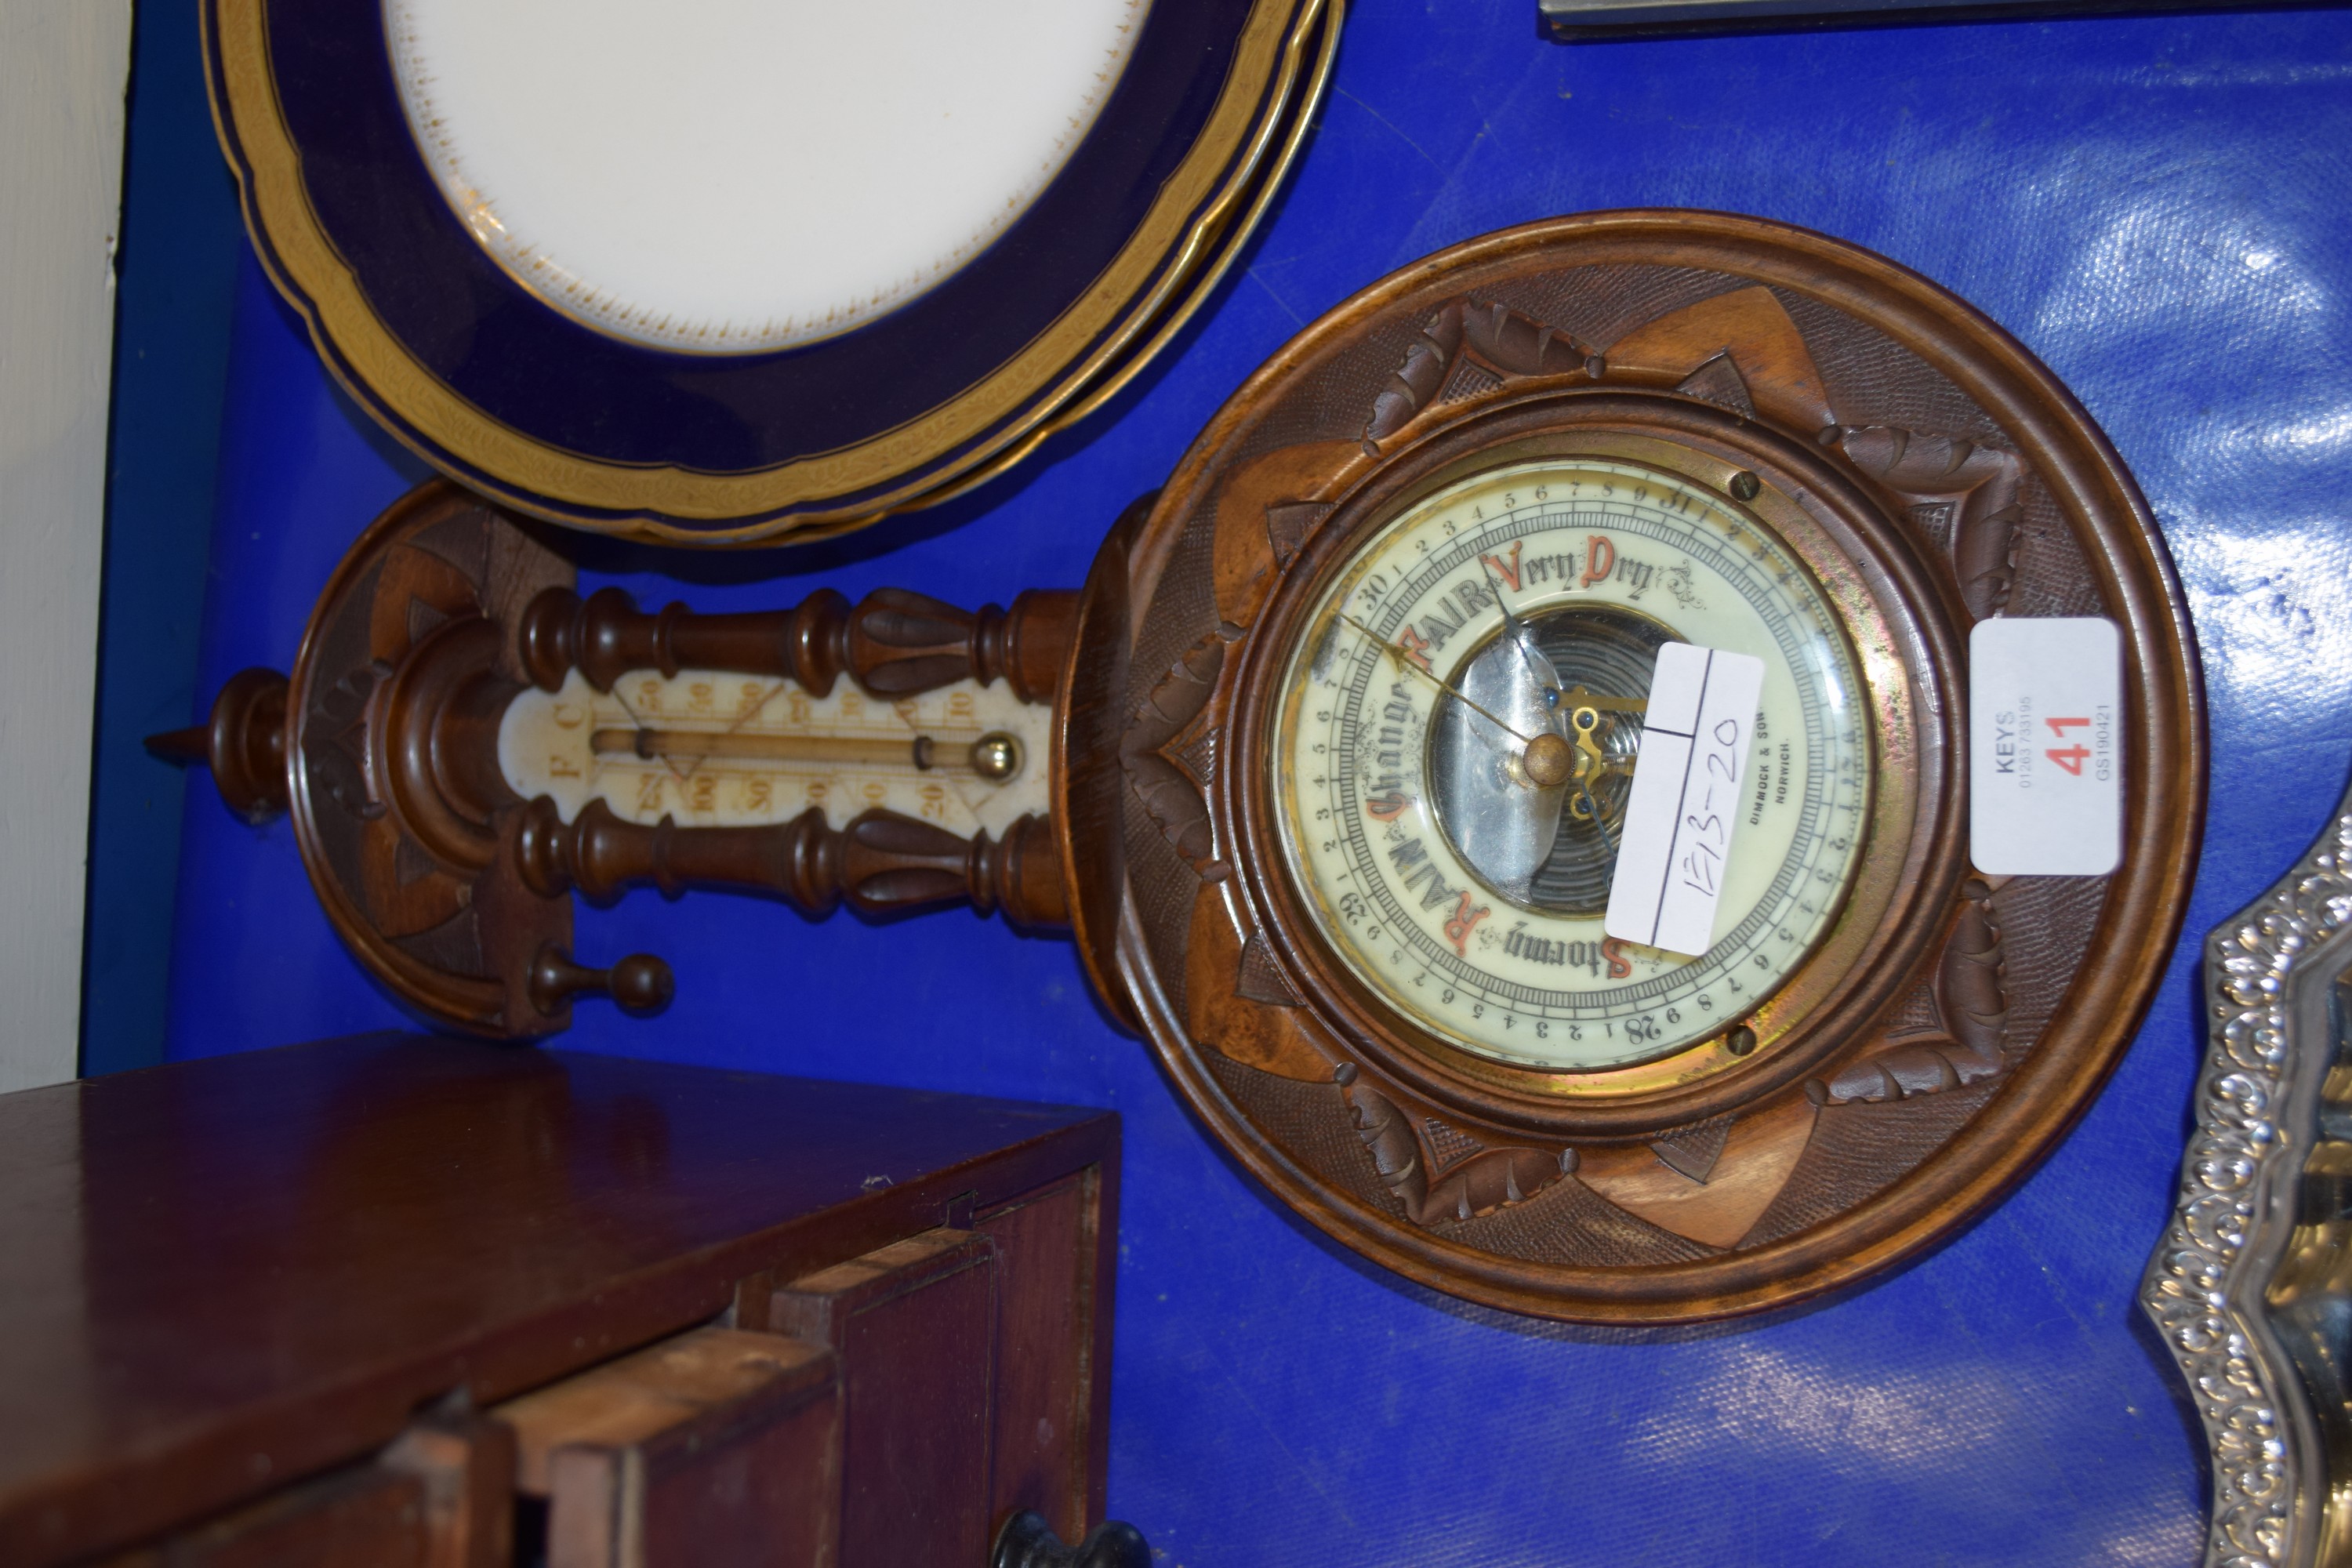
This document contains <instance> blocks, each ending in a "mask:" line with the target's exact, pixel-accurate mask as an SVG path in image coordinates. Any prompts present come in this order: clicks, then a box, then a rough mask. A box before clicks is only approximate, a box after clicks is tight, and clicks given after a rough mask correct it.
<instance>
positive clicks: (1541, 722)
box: [1273, 458, 1872, 1072]
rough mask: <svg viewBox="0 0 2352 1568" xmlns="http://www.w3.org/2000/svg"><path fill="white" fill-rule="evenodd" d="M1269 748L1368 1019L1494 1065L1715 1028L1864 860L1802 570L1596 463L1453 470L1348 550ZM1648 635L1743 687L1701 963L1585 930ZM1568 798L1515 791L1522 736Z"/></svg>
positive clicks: (1861, 793)
mask: <svg viewBox="0 0 2352 1568" xmlns="http://www.w3.org/2000/svg"><path fill="white" fill-rule="evenodd" d="M1307 626H1308V629H1307V635H1306V636H1305V637H1303V638H1302V639H1301V641H1300V643H1299V646H1298V647H1297V652H1296V654H1295V655H1294V657H1293V658H1292V660H1291V664H1290V668H1289V670H1288V673H1287V677H1286V683H1285V689H1284V692H1283V696H1282V699H1281V717H1280V721H1279V725H1278V731H1277V741H1276V746H1275V748H1274V752H1273V763H1274V767H1275V773H1276V776H1275V779H1274V786H1273V787H1274V794H1275V798H1276V801H1277V803H1278V805H1279V808H1280V812H1281V830H1280V831H1281V839H1282V847H1283V850H1284V854H1285V858H1286V862H1287V869H1288V872H1289V874H1290V875H1291V877H1292V878H1294V879H1296V881H1297V884H1298V885H1299V887H1300V888H1301V889H1304V890H1305V892H1306V893H1307V906H1308V908H1309V909H1310V910H1312V912H1313V919H1314V920H1315V921H1316V924H1317V927H1318V933H1319V934H1320V935H1321V936H1322V938H1323V939H1324V940H1325V941H1326V942H1328V944H1329V945H1330V947H1331V948H1332V949H1333V950H1334V951H1336V952H1338V953H1339V955H1340V956H1341V957H1342V959H1343V960H1344V961H1345V963H1347V964H1348V966H1349V968H1350V969H1351V970H1352V971H1353V972H1354V973H1355V974H1356V975H1357V976H1358V977H1359V978H1360V979H1361V980H1362V981H1363V982H1364V983H1365V984H1367V985H1368V986H1369V987H1370V989H1371V990H1372V992H1373V993H1374V994H1377V995H1378V996H1380V997H1381V999H1382V1000H1383V1001H1384V1002H1386V1003H1387V1004H1388V1005H1389V1006H1391V1008H1393V1009H1394V1010H1395V1011H1396V1012H1397V1013H1399V1014H1400V1015H1402V1016H1403V1017H1404V1018H1406V1019H1408V1020H1410V1021H1411V1022H1412V1023H1413V1024H1415V1025H1417V1026H1420V1027H1422V1028H1424V1029H1427V1030H1429V1031H1431V1032H1433V1034H1435V1035H1437V1036H1439V1037H1443V1038H1444V1039H1445V1040H1447V1041H1450V1042H1452V1043H1453V1044H1454V1045H1457V1046H1459V1047H1463V1048H1465V1049H1467V1050H1469V1051H1472V1052H1475V1053H1476V1054H1478V1055H1480V1056H1483V1057H1486V1058H1492V1059H1494V1060H1496V1061H1500V1062H1506V1063H1510V1064H1514V1065H1517V1066H1520V1067H1527V1068H1550V1069H1569V1070H1572V1071H1579V1072H1592V1071H1596V1070H1599V1069H1603V1068H1615V1067H1622V1066H1626V1065H1629V1064H1633V1063H1636V1062H1640V1061H1644V1060H1648V1059H1652V1058H1657V1057H1660V1056H1664V1055H1666V1054H1669V1053H1671V1052H1674V1051H1675V1050H1678V1049H1680V1048H1682V1047H1685V1046H1688V1045H1690V1044H1691V1043H1692V1042H1694V1041H1696V1040H1699V1039H1702V1038H1705V1037H1708V1036H1710V1035H1721V1034H1725V1033H1727V1031H1730V1030H1732V1029H1735V1028H1737V1027H1738V1026H1739V1023H1740V1020H1741V1019H1742V1018H1744V1017H1745V1016H1748V1014H1749V1013H1750V1012H1751V1011H1752V1010H1753V1009H1754V1008H1755V1007H1756V1005H1758V1004H1759V1002H1762V1001H1763V1000H1765V999H1767V998H1768V997H1769V996H1770V995H1771V994H1773V992H1774V991H1775V990H1776V989H1777V988H1778V987H1779V986H1780V984H1781V983H1782V982H1783V981H1784V980H1786V979H1787V977H1788V976H1789V974H1790V972H1791V971H1792V970H1793V969H1794V968H1795V967H1796V966H1797V965H1798V963H1800V962H1801V960H1802V959H1803V958H1804V957H1805V956H1806V955H1807V954H1808V953H1809V952H1811V951H1812V949H1813V948H1814V946H1815V945H1816V943H1817V942H1819V940H1820V938H1821V936H1822V932H1823V931H1825V930H1826V929H1827V928H1828V926H1829V924H1830V922H1831V921H1832V920H1833V919H1834V918H1835V917H1836V915H1837V914H1838V912H1839V910H1840V909H1841V908H1842V906H1843V900H1844V897H1845V893H1846V889H1847V888H1848V885H1849V884H1850V882H1851V881H1852V879H1853V874H1854V870H1855V868H1856V866H1857V864H1858V863H1859V860H1860V858H1861V854H1862V850H1863V846H1864V837H1865V835H1864V825H1865V812H1866V807H1867V804H1868V799H1869V795H1870V785H1871V773H1872V754H1871V745H1870V740H1869V735H1868V731H1867V730H1866V728H1865V725H1864V714H1865V713H1866V710H1867V709H1866V704H1865V702H1864V698H1863V689H1862V683H1861V680H1860V678H1859V676H1858V674H1857V672H1856V670H1855V668H1854V664H1853V656H1852V654H1851V653H1850V651H1849V649H1848V647H1847V643H1846V638H1845V635H1844V632H1843V627H1842V626H1841V624H1840V621H1839V619H1838V616H1837V615H1836V613H1835V611H1834V610H1833V609H1832V607H1831V606H1830V605H1829V603H1828V601H1827V600H1826V599H1825V597H1824V596H1823V595H1822V590H1821V589H1820V587H1819V586H1818V585H1817V584H1815V582H1814V581H1813V579H1812V576H1811V573H1810V572H1809V571H1808V570H1807V569H1806V567H1805V566H1804V564H1803V563H1801V561H1799V560H1798V559H1797V558H1796V557H1795V556H1794V555H1793V554H1792V553H1791V552H1790V550H1789V549H1788V548H1787V547H1786V546H1785V545H1783V544H1782V543H1781V542H1780V540H1779V539H1778V538H1777V537H1776V536H1775V535H1774V533H1773V532H1772V531H1771V530H1770V529H1769V527H1767V526H1766V525H1765V524H1763V523H1762V522H1761V521H1759V520H1758V519H1757V517H1756V516H1755V515H1754V514H1753V513H1752V512H1750V511H1748V510H1745V509H1744V508H1742V507H1740V506H1739V505H1738V504H1737V503H1736V502H1735V501H1733V500H1731V499H1730V498H1728V497H1727V496H1724V495H1721V494H1719V493H1715V492H1712V491H1710V490H1708V489H1706V488H1705V487H1703V486H1701V485H1698V484H1696V483H1695V482H1693V481H1691V480H1689V479H1685V478H1681V477H1679V476H1675V475H1673V474H1669V473H1665V472H1663V471H1661V470H1658V469H1654V468H1645V467H1641V466H1637V465H1634V464H1631V463H1625V462H1621V461H1611V460H1607V459H1604V458H1556V459H1549V460H1544V461H1538V462H1531V463H1517V464H1510V465H1507V466H1505V467H1501V468H1495V469H1492V470H1490V471H1488V472H1486V473H1483V474H1479V475H1476V476H1474V477H1472V478H1469V479H1463V480H1459V481H1457V482H1455V483H1454V484H1451V485H1449V486H1447V487H1445V488H1444V489H1440V490H1438V491H1437V492H1436V493H1434V494H1433V495H1430V496H1427V497H1425V498H1423V499H1422V500H1418V501H1416V502H1414V503H1413V504H1412V505H1410V506H1408V507H1406V508H1404V509H1403V510H1401V511H1400V512H1399V513H1398V514H1397V515H1396V516H1395V517H1394V518H1393V519H1391V521H1388V522H1387V523H1386V524H1385V525H1384V526H1381V528H1379V529H1378V530H1377V531H1372V532H1371V533H1370V536H1369V537H1368V538H1367V540H1366V541H1365V543H1364V545H1363V547H1362V548H1361V549H1360V551H1359V552H1357V553H1356V554H1355V555H1354V557H1353V559H1352V560H1351V561H1349V563H1348V564H1347V567H1346V570H1345V571H1343V572H1342V573H1341V574H1339V576H1338V577H1337V578H1336V579H1335V580H1334V581H1333V582H1332V583H1331V584H1330V586H1329V588H1328V591H1327V592H1326V593H1325V594H1324V595H1323V596H1322V599H1321V601H1320V603H1319V604H1318V605H1317V606H1316V608H1315V609H1314V611H1313V612H1312V615H1311V616H1310V618H1309V620H1308V622H1307ZM1667 641H1679V642H1685V643H1690V644H1695V645H1696V646H1699V647H1711V648H1717V649H1723V650H1727V651H1732V652H1738V653H1744V654H1751V655H1754V656H1755V657H1757V658H1760V659H1762V660H1763V661H1764V668H1765V676H1764V684H1763V691H1762V696H1761V698H1760V700H1759V714H1758V717H1757V723H1756V730H1755V736H1756V739H1755V742H1754V745H1753V751H1752V753H1751V756H1750V758H1749V761H1748V768H1747V776H1746V778H1745V779H1744V780H1743V781H1742V785H1741V788H1740V791H1739V798H1738V803H1737V805H1736V806H1733V805H1731V804H1730V801H1729V791H1728V788H1727V790H1726V801H1725V807H1726V809H1727V811H1733V812H1736V814H1737V816H1738V822H1737V825H1736V831H1735V832H1734V833H1733V834H1732V835H1731V836H1730V843H1729V848H1728V855H1727V859H1726V860H1725V861H1724V862H1723V863H1722V864H1721V865H1720V867H1719V868H1709V869H1710V870H1712V871H1715V872H1717V874H1719V876H1720V886H1721V889H1722V891H1721V901H1720V903H1719V905H1718V921H1717V936H1716V940H1715V942H1714V944H1713V945H1712V946H1711V947H1710V948H1709V949H1708V950H1707V951H1706V953H1704V954H1701V955H1688V954H1682V953H1675V952H1664V951H1663V950H1660V949H1658V948H1654V947H1647V946H1643V945H1640V944H1637V943H1633V942H1622V941H1619V940H1617V939H1615V938H1612V937H1610V936H1608V935H1606V934H1605V933H1604V931H1602V929H1601V917H1602V912H1603V910H1604V908H1605V906H1606V905H1607V903H1608V899H1609V887H1610V877H1611V874H1612V870H1613V868H1614V865H1615V861H1616V858H1617V852H1618V847H1619V844H1620V842H1621V841H1622V835H1623V833H1624V826H1625V824H1624V811H1625V805H1626V801H1627V799H1628V796H1629V794H1630V780H1631V774H1632V772H1633V766H1634V763H1635V760H1636V758H1637V757H1638V755H1639V752H1640V749H1641V737H1642V729H1643V713H1642V707H1643V700H1644V699H1646V697H1647V695H1648V692H1649V686H1650V676H1651V666H1652V664H1653V662H1654V658H1655V651H1656V648H1657V647H1658V646H1659V645H1660V644H1662V643H1664V642H1667ZM1543 734H1552V735H1557V736H1559V737H1560V739H1561V740H1563V741H1565V742H1568V743H1569V744H1570V748H1571V752H1572V754H1573V755H1574V757H1575V758H1576V763H1575V765H1574V771H1573V773H1571V774H1570V776H1569V777H1568V778H1567V779H1565V780H1564V781H1561V782H1559V783H1554V784H1543V783H1539V782H1538V778H1536V777H1531V776H1530V772H1529V770H1528V767H1527V765H1526V763H1525V757H1526V752H1527V748H1528V744H1529V742H1531V741H1532V740H1534V739H1535V738H1536V737H1537V736H1539V735H1543Z"/></svg>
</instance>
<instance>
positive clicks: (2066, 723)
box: [2042, 719, 2091, 778]
mask: <svg viewBox="0 0 2352 1568" xmlns="http://www.w3.org/2000/svg"><path fill="white" fill-rule="evenodd" d="M2042 722H2043V723H2045V724H2047V725H2049V726H2050V732H2051V733H2052V734H2053V735H2055V736H2057V737H2058V738H2059V739H2060V740H2062V741H2063V740H2064V739H2065V738H2066V731H2069V730H2074V729H2083V730H2087V729H2089V728H2090V727H2091V721H2089V720H2088V719H2045V720H2043V721H2042ZM2042 755H2043V756H2045V757H2047V758H2049V759H2050V760H2051V761H2052V762H2053V763H2057V764H2058V765H2059V766H2060V767H2062V768H2064V769H2065V770H2066V771H2067V772H2068V773H2073V774H2074V776H2075V777H2076V778H2081V777H2082V776H2083V764H2084V763H2086V762H2088V761H2090V758H2091V752H2090V749H2089V748H2088V747H2086V746H2084V744H2083V742H2080V741H2077V742H2074V744H2073V745H2071V746H2052V747H2049V748H2047V749H2046V750H2044V751H2043V752H2042Z"/></svg>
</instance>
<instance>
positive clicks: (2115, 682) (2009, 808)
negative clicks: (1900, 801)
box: [1969, 617, 2124, 877]
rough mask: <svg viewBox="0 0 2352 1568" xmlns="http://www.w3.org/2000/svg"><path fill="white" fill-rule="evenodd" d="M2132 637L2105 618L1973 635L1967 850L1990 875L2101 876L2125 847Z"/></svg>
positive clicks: (1994, 624)
mask: <svg viewBox="0 0 2352 1568" xmlns="http://www.w3.org/2000/svg"><path fill="white" fill-rule="evenodd" d="M2123 746H2124V733H2123V638H2122V636H2121V634H2119V633H2118V632H2117V631H2116V624H2115V623H2114V622H2113V621H2109V620H2102V619H2098V618H2096V617H2084V618H2063V619H2048V620H2010V619H2008V618H2006V617H2002V618H1999V619H1995V620H1990V621H1979V622H1978V623H1977V626H1976V630H1975V631H1973V632H1971V633H1970V634H1969V859H1971V860H1973V861H1975V862H1976V868H1977V869H1978V870H1979V871H1981V872H1983V873H1985V875H1987V876H1989V877H2104V876H2105V875H2106V874H2107V873H2108V872H2110V871H2112V870H2114V869H2115V868H2116V865H2117V864H2118V863H2120V862H2121V861H2122V859H2123V850H2124V837H2123V827H2124V751H2123Z"/></svg>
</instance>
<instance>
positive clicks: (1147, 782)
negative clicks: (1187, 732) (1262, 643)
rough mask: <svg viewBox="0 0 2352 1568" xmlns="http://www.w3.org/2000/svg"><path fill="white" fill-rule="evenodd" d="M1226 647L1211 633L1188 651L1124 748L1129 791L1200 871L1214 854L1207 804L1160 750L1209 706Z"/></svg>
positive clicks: (1139, 716)
mask: <svg viewBox="0 0 2352 1568" xmlns="http://www.w3.org/2000/svg"><path fill="white" fill-rule="evenodd" d="M1224 665H1225V644H1224V639H1223V637H1218V636H1217V635H1216V634H1215V633H1213V632H1212V633H1210V634H1209V635H1208V636H1206V637H1202V639H1201V640H1200V641H1199V642H1197V643H1194V644H1193V645H1192V647H1189V648H1187V649H1186V650H1185V651H1184V653H1183V655H1182V657H1181V658H1178V659H1177V661H1176V662H1175V663H1174V664H1173V665H1171V666H1170V667H1169V669H1168V673H1167V674H1165V675H1163V676H1161V677H1160V681H1159V684H1157V685H1155V686H1154V687H1153V688H1152V689H1151V694H1150V696H1148V697H1146V698H1145V699H1144V700H1143V703H1142V705H1141V706H1140V707H1139V708H1138V709H1137V710H1136V712H1135V716H1134V718H1133V719H1131V720H1130V721H1129V723H1128V728H1127V734H1126V735H1125V737H1124V738H1122V740H1121V741H1120V742H1119V759H1120V761H1121V762H1122V763H1125V764H1126V767H1127V779H1128V784H1129V787H1131V788H1132V789H1133V790H1134V791H1135V794H1136V796H1137V798H1138V799H1139V800H1141V801H1142V802H1143V809H1144V810H1145V811H1146V812H1148V813H1149V814H1150V817H1151V820H1152V821H1153V823H1155V824H1156V825H1157V826H1159V828H1160V835H1161V836H1162V837H1165V838H1166V839H1167V840H1168V842H1169V843H1170V845H1171V846H1172V847H1174V848H1175V850H1176V853H1178V854H1179V855H1181V856H1182V857H1184V858H1185V860H1186V861H1187V862H1188V863H1190V864H1191V865H1192V868H1193V869H1194V870H1196V871H1198V870H1201V869H1202V868H1203V866H1204V864H1205V863H1206V862H1207V861H1208V859H1209V856H1210V853H1211V851H1212V850H1213V848H1214V837H1215V836H1214V834H1213V832H1212V830H1211V828H1210V826H1209V805H1208V802H1207V801H1206V800H1205V799H1204V798H1203V797H1202V794H1201V787H1200V785H1199V784H1195V783H1194V782H1193V781H1192V779H1191V778H1189V777H1187V776H1186V775H1185V773H1184V771H1183V770H1182V769H1181V768H1179V767H1178V766H1176V764H1175V763H1171V762H1170V761H1169V760H1168V758H1167V757H1166V756H1165V755H1163V754H1162V753H1161V748H1162V747H1164V746H1166V745H1167V744H1168V742H1170V741H1171V740H1172V739H1174V738H1175V736H1176V735H1177V734H1178V732H1180V731H1182V730H1183V729H1184V728H1185V726H1187V725H1188V724H1190V723H1192V721H1193V720H1194V719H1195V718H1197V717H1198V716H1199V715H1200V712H1201V710H1202V709H1203V708H1205V707H1206V706H1208V701H1209V697H1210V695H1211V694H1212V693H1213V692H1214V691H1215V690H1216V689H1217V676H1218V674H1219V673H1220V672H1221V671H1222V670H1223V668H1224Z"/></svg>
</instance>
